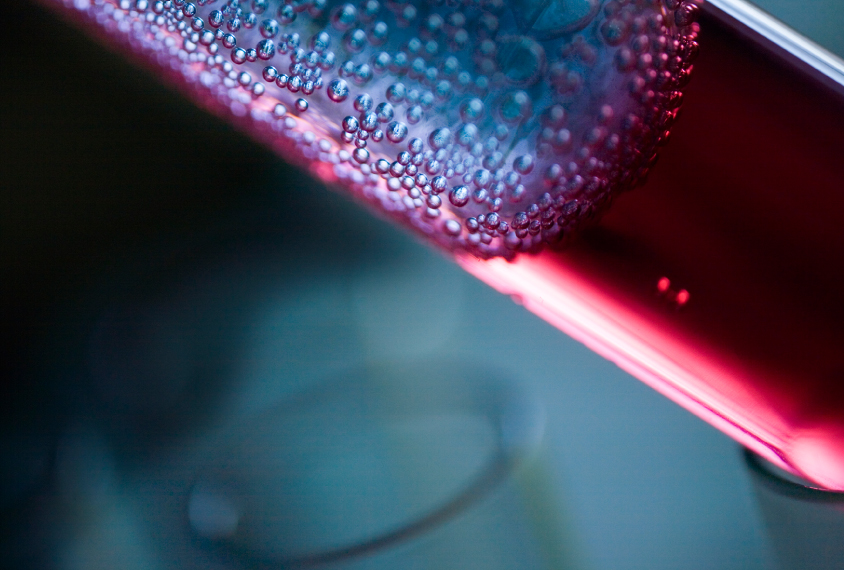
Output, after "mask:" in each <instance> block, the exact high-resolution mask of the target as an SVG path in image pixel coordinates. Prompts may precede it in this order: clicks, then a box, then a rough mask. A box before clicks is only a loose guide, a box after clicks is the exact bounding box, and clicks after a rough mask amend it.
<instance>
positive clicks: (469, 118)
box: [460, 97, 484, 123]
mask: <svg viewBox="0 0 844 570" xmlns="http://www.w3.org/2000/svg"><path fill="white" fill-rule="evenodd" d="M483 113H484V103H483V101H481V100H480V99H478V98H477V97H473V98H471V99H468V100H466V101H464V102H463V103H462V104H461V105H460V118H461V119H463V121H465V122H467V123H471V122H474V121H476V120H478V119H479V118H481V116H483Z"/></svg>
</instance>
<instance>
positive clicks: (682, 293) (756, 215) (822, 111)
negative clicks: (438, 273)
mask: <svg viewBox="0 0 844 570" xmlns="http://www.w3.org/2000/svg"><path fill="white" fill-rule="evenodd" d="M702 30H703V31H702V34H701V42H700V43H701V46H702V49H701V55H700V58H699V60H698V62H696V64H695V77H694V80H693V82H692V85H691V86H690V87H689V91H688V96H687V100H686V103H685V106H684V109H683V111H682V115H683V116H682V118H681V119H680V120H679V122H678V125H677V127H676V130H675V132H674V133H673V137H672V140H671V142H670V144H669V145H668V146H667V147H666V148H665V149H664V150H663V153H662V157H661V159H660V160H661V163H660V164H659V165H658V166H657V167H656V168H655V170H654V172H653V173H652V175H651V178H650V180H649V181H648V182H647V184H646V185H645V186H644V187H642V188H639V189H637V190H635V191H634V192H632V193H630V194H627V195H624V196H622V197H620V198H619V199H618V200H617V201H616V203H615V204H614V205H613V207H612V208H611V211H610V212H609V213H608V214H607V215H606V216H605V217H604V218H603V219H602V220H601V222H600V223H599V224H598V225H597V226H596V227H594V228H592V229H591V230H589V231H588V232H586V234H585V235H583V236H582V237H581V239H579V240H578V242H577V243H575V244H573V245H572V246H570V247H569V248H567V249H566V250H565V251H546V252H545V253H542V254H540V255H537V256H522V257H520V258H519V259H517V260H516V261H515V262H514V263H507V262H505V261H501V260H493V261H488V262H483V261H478V260H475V259H473V258H468V257H466V258H462V259H461V260H460V261H461V264H462V265H463V266H464V267H465V268H466V269H467V270H468V271H470V272H471V273H473V274H474V275H476V276H478V277H479V278H481V279H483V280H484V281H486V282H488V283H490V284H491V285H493V286H494V287H496V288H497V289H499V290H500V291H502V292H505V293H509V294H512V295H516V296H518V297H517V300H520V301H521V302H523V303H524V304H525V305H526V306H527V308H529V309H530V310H531V311H533V312H535V313H536V314H538V315H539V316H541V317H543V318H544V319H546V320H548V321H549V322H551V323H553V324H555V325H556V326H558V327H559V328H561V329H562V330H564V331H566V332H568V333H569V334H571V335H573V336H574V337H576V338H578V339H580V340H582V341H583V342H584V343H586V344H587V345H588V346H590V347H591V348H593V349H595V350H596V351H598V352H599V353H601V354H603V355H605V356H607V357H608V358H610V359H611V360H614V361H615V362H617V363H618V364H619V365H620V366H621V367H622V368H624V369H626V370H628V371H629V372H631V373H632V374H634V375H635V376H637V377H638V378H640V379H641V380H643V381H645V382H646V383H648V384H649V385H651V386H652V387H654V388H655V389H657V390H659V391H660V392H662V393H664V394H665V395H666V396H668V397H670V398H672V399H673V400H675V401H676V402H677V403H679V404H680V405H683V406H684V407H686V408H687V409H689V410H691V411H692V412H693V413H695V414H697V415H699V416H700V417H702V418H703V419H705V420H706V421H708V422H710V423H712V424H713V425H715V426H716V427H718V428H720V429H721V430H723V431H724V432H726V433H728V434H729V435H731V436H732V437H734V438H735V439H737V440H738V441H740V442H741V443H743V444H745V445H747V446H748V447H750V448H751V449H753V450H754V451H756V452H758V453H760V454H761V455H763V456H764V457H766V458H768V459H770V460H772V461H774V462H776V463H777V464H779V465H782V466H784V467H786V468H788V469H790V470H792V471H795V472H797V473H799V474H802V475H804V476H806V477H807V478H809V479H811V480H813V481H815V482H817V483H818V484H820V485H823V486H825V487H828V488H833V489H838V490H844V100H842V98H841V97H840V96H839V95H837V94H834V93H832V92H831V91H828V90H827V89H826V88H823V87H820V86H817V85H815V84H813V83H812V82H811V81H809V80H808V79H807V78H806V77H804V76H802V75H801V74H800V73H798V72H796V71H794V70H793V69H792V68H790V67H789V66H788V65H786V64H784V63H782V62H780V61H777V60H776V59H775V58H772V57H770V56H768V55H766V54H765V53H763V52H762V51H760V50H758V49H755V48H754V47H753V46H752V45H750V44H749V43H748V42H745V41H743V40H741V39H739V38H738V37H737V36H736V35H735V34H734V33H732V32H729V31H727V30H725V29H722V28H720V27H719V26H718V25H716V23H715V22H711V21H705V22H703V24H702Z"/></svg>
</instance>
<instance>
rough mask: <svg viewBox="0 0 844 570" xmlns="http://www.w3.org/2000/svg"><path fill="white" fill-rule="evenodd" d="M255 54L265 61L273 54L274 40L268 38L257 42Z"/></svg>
mask: <svg viewBox="0 0 844 570" xmlns="http://www.w3.org/2000/svg"><path fill="white" fill-rule="evenodd" d="M257 55H258V57H259V58H260V59H263V60H265V61H266V60H268V59H270V58H272V57H273V56H274V55H275V42H273V41H272V40H268V39H263V40H261V41H260V42H258V49H257Z"/></svg>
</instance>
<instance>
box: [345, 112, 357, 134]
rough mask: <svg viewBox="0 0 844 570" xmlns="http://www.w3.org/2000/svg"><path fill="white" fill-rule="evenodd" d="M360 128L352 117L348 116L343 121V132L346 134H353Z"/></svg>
mask: <svg viewBox="0 0 844 570" xmlns="http://www.w3.org/2000/svg"><path fill="white" fill-rule="evenodd" d="M359 128H360V123H358V120H357V119H355V118H354V117H352V116H348V117H346V118H345V119H343V130H344V131H346V132H347V133H355V132H357V130H358V129H359Z"/></svg>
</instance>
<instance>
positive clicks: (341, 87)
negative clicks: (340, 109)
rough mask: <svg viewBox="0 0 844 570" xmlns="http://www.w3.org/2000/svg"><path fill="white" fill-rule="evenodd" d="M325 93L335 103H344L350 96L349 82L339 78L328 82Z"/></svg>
mask: <svg viewBox="0 0 844 570" xmlns="http://www.w3.org/2000/svg"><path fill="white" fill-rule="evenodd" d="M325 93H326V94H327V95H328V98H329V99H331V100H332V101H334V102H335V103H342V102H343V101H345V100H346V98H347V97H348V96H349V84H348V83H346V81H345V80H343V79H340V78H337V79H335V80H334V81H332V82H331V83H329V84H328V88H327V89H326V90H325Z"/></svg>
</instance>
